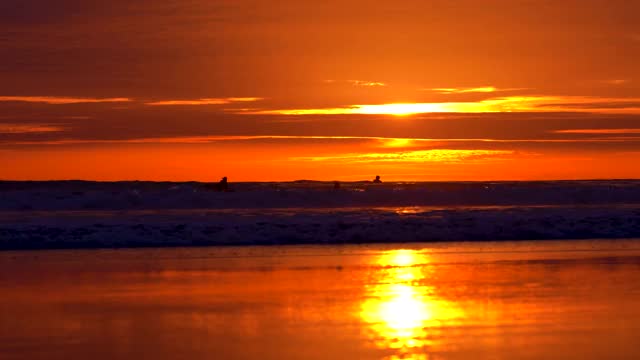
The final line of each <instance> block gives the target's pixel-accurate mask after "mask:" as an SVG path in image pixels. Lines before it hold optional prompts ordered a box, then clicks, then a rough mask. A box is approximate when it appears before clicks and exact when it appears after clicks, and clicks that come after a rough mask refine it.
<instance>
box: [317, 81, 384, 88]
mask: <svg viewBox="0 0 640 360" xmlns="http://www.w3.org/2000/svg"><path fill="white" fill-rule="evenodd" d="M324 82H326V83H328V84H333V83H348V84H351V85H353V86H359V87H386V86H388V85H387V83H384V82H382V81H369V80H325V81H324Z"/></svg>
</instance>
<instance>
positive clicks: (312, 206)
mask: <svg viewBox="0 0 640 360" xmlns="http://www.w3.org/2000/svg"><path fill="white" fill-rule="evenodd" d="M634 237H640V181H638V180H592V181H536V182H391V183H383V184H373V183H370V182H341V183H339V186H338V187H337V188H336V185H335V183H334V182H319V181H295V182H268V183H266V182H265V183H230V186H229V191H225V192H220V191H214V190H213V189H212V186H211V184H206V183H197V182H189V183H170V182H140V181H129V182H87V181H45V182H19V181H4V182H0V249H5V250H11V249H14V250H15V249H54V248H109V247H158V246H208V245H231V246H233V245H278V244H281V245H282V244H345V243H398V242H435V241H479V240H483V241H487V240H550V239H594V238H611V239H621V238H634Z"/></svg>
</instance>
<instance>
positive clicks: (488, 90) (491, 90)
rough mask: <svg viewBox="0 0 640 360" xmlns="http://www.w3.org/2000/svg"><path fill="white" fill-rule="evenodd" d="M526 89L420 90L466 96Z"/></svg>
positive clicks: (489, 87) (491, 87)
mask: <svg viewBox="0 0 640 360" xmlns="http://www.w3.org/2000/svg"><path fill="white" fill-rule="evenodd" d="M526 89H527V88H504V89H502V88H497V87H495V86H482V87H475V88H432V89H420V90H422V91H434V92H437V93H439V94H444V95H449V94H468V93H494V92H504V91H518V90H526Z"/></svg>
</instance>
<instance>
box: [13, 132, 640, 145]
mask: <svg viewBox="0 0 640 360" xmlns="http://www.w3.org/2000/svg"><path fill="white" fill-rule="evenodd" d="M639 139H640V138H637V137H597V138H586V139H482V138H468V139H464V138H450V139H449V138H432V139H426V138H393V137H382V136H380V137H377V136H321V135H318V136H315V135H209V136H177V137H149V138H136V139H113V140H108V139H58V140H42V141H33V140H29V141H20V140H18V141H8V140H7V141H4V142H2V141H0V144H2V145H85V144H86V145H89V144H207V143H214V142H225V141H252V140H363V141H377V142H379V144H380V146H381V147H387V148H402V147H416V146H420V143H430V144H439V143H440V144H441V143H465V142H467V143H473V142H478V143H506V144H510V143H513V144H519V143H522V144H525V143H610V142H612V143H620V142H625V141H635V140H639Z"/></svg>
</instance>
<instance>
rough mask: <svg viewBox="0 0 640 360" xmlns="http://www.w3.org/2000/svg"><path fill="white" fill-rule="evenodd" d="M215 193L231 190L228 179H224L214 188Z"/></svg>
mask: <svg viewBox="0 0 640 360" xmlns="http://www.w3.org/2000/svg"><path fill="white" fill-rule="evenodd" d="M212 188H213V190H214V191H227V190H229V182H228V181H227V177H226V176H225V177H223V178H222V180H220V181H219V182H218V183H217V184H214V185H213V186H212Z"/></svg>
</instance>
